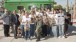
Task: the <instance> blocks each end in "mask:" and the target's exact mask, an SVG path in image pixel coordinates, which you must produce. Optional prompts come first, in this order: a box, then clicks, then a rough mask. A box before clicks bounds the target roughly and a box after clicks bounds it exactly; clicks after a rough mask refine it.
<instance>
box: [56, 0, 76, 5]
mask: <svg viewBox="0 0 76 42" xmlns="http://www.w3.org/2000/svg"><path fill="white" fill-rule="evenodd" d="M68 1H69V6H70V5H74V2H75V1H74V0H68ZM55 2H57V4H60V5H62V6H63V7H65V6H66V4H67V0H55Z"/></svg>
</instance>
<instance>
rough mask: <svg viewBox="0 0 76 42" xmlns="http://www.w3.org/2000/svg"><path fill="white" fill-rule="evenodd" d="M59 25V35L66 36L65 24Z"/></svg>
mask: <svg viewBox="0 0 76 42" xmlns="http://www.w3.org/2000/svg"><path fill="white" fill-rule="evenodd" d="M58 27H59V36H64V25H58Z"/></svg>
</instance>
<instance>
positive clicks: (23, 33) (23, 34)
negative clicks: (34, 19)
mask: <svg viewBox="0 0 76 42" xmlns="http://www.w3.org/2000/svg"><path fill="white" fill-rule="evenodd" d="M21 28H22V36H25V32H24V25H21Z"/></svg>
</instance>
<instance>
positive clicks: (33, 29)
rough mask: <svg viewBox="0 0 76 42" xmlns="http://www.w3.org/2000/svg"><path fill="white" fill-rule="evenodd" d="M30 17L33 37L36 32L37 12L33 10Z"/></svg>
mask: <svg viewBox="0 0 76 42" xmlns="http://www.w3.org/2000/svg"><path fill="white" fill-rule="evenodd" d="M29 17H30V18H31V23H30V36H31V37H33V36H34V32H35V12H34V11H31V14H30V15H29Z"/></svg>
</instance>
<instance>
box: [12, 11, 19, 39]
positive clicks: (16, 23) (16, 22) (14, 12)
mask: <svg viewBox="0 0 76 42" xmlns="http://www.w3.org/2000/svg"><path fill="white" fill-rule="evenodd" d="M13 19H14V20H13V22H14V38H16V39H17V29H18V26H19V25H20V22H19V15H17V14H16V10H14V11H13Z"/></svg>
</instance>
